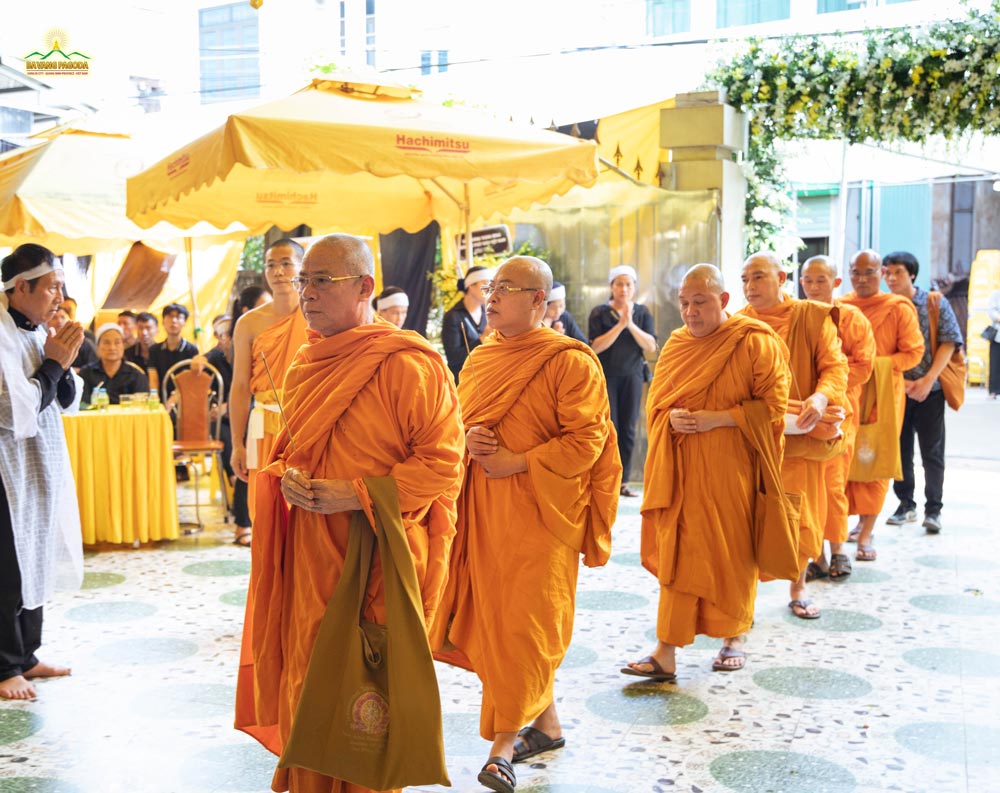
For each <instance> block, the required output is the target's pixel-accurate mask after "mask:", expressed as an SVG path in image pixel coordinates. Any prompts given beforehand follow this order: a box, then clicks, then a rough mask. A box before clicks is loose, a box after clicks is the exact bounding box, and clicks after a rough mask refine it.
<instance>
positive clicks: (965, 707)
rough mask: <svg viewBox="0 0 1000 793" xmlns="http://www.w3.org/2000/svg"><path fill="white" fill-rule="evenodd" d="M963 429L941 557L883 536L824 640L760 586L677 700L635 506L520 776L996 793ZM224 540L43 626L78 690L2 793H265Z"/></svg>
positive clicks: (833, 588) (991, 624)
mask: <svg viewBox="0 0 1000 793" xmlns="http://www.w3.org/2000/svg"><path fill="white" fill-rule="evenodd" d="M948 421H949V430H948V431H949V463H948V474H947V481H946V497H945V500H946V509H945V512H944V520H945V531H944V533H943V534H941V535H940V536H937V537H932V536H928V535H925V534H924V533H923V530H922V529H921V528H919V526H918V525H917V524H911V525H908V526H905V527H903V528H892V527H888V526H885V525H883V524H881V523H880V525H879V527H878V530H877V533H876V546H877V547H878V549H879V552H880V556H879V559H878V561H877V562H875V563H872V564H863V563H856V564H855V569H856V572H855V574H854V575H853V576H852V577H851V578H850V579H849V581H847V582H845V583H842V584H841V583H822V582H821V583H818V584H816V585H814V587H813V596H814V598H815V600H816V602H817V603H818V604H819V605H820V606H821V607H822V608H823V610H824V613H823V617H822V619H820V620H816V621H804V620H798V619H795V618H794V617H792V616H791V615H790V613H789V612H788V609H787V608H786V606H785V604H786V602H787V600H788V597H787V589H786V586H787V585H782V584H780V583H772V584H768V585H764V586H762V587H761V590H760V596H759V599H758V604H757V617H756V627H755V629H754V631H753V633H752V635H751V639H750V643H749V645H748V648H747V649H748V651H749V653H750V660H749V663H748V666H747V668H746V669H745V670H744V671H742V672H738V673H735V674H729V675H723V674H718V673H713V672H711V671H710V668H709V667H710V662H711V659H712V657H713V655H714V652H715V650H716V648H717V647H718V642H717V641H715V640H705V639H701V640H699V641H698V642H697V643H696V644H695V645H694V646H693V647H691V648H689V649H687V650H685V651H683V653H682V654H681V655H680V667H679V678H680V679H679V681H678V684H677V685H676V686H670V685H664V684H650V683H646V682H641V681H640V682H637V683H636V682H630V681H631V679H630V678H626V677H624V676H622V675H620V674H619V673H618V668H619V666H620V665H621V664H622V662H624V661H625V660H627V659H632V658H636V657H639V656H641V655H644V654H645V653H646V651H648V650H649V649H650V648H651V646H652V642H653V640H654V634H653V625H654V620H655V615H656V595H657V589H656V584H655V582H654V580H653V579H652V577H651V576H649V575H648V574H646V573H645V572H644V571H643V570H642V568H641V567H639V556H638V549H639V517H638V508H639V500H638V499H634V500H623V504H622V508H621V512H620V514H619V519H618V523H617V525H616V528H615V551H614V556H613V557H612V561H611V563H610V564H608V565H607V567H605V568H603V569H600V570H588V569H584V570H583V571H582V573H581V576H580V590H579V599H578V609H577V622H576V631H575V634H574V641H573V646H572V648H571V649H570V652H569V655H568V657H567V659H566V661H565V663H564V664H563V667H562V669H561V670H560V672H559V676H558V679H557V688H556V691H557V696H558V706H559V711H560V714H561V716H562V719H563V723H564V727H565V734H566V737H567V746H566V748H565V749H564V750H562V751H560V752H557V753H552V754H548V755H541V756H539V757H537V758H535V760H536V761H537V762H535V763H533V764H531V765H520V766H518V767H517V771H518V776H519V783H520V784H519V786H518V790H520V791H530V792H531V793H543V792H545V793H569V792H570V791H573V793H631V791H637V792H638V791H674V790H678V791H681V790H683V791H695V793H697V791H716V790H718V791H724V790H736V791H785V792H786V793H788V792H791V791H849V790H856V791H880V790H899V791H969V792H970V793H978V792H979V791H1000V778H998V777H1000V725H998V715H1000V647H998V646H997V641H996V637H997V633H998V630H1000V562H998V561H997V554H996V550H995V549H996V548H997V547H998V544H1000V521H998V519H997V509H996V494H997V492H998V489H1000V404H998V403H988V402H986V400H985V398H984V395H983V393H982V389H975V390H973V391H971V392H970V395H969V401H968V404H967V406H966V408H965V409H963V411H962V413H960V414H958V415H955V414H951V413H949V416H948ZM918 485H919V482H918ZM894 507H895V501H894V500H892V498H891V495H890V501H889V502H887V505H886V511H885V513H884V515H883V518H884V517H885V516H886V515H888V514H889V513H890V512H891V511H892V509H893V508H894ZM230 537H231V527H229V526H225V525H223V524H222V523H216V524H213V525H211V526H210V527H209V529H208V530H207V531H206V532H205V533H203V534H201V535H198V536H196V537H194V538H186V539H183V540H181V541H178V542H175V543H164V544H159V545H153V546H149V547H144V548H142V549H140V550H133V549H131V548H125V549H112V548H101V549H96V550H94V551H92V552H90V553H88V555H87V558H86V570H87V576H86V581H85V585H84V588H83V589H82V590H81V591H79V592H73V593H62V594H60V595H59V596H57V597H56V599H55V600H54V601H53V603H52V604H51V606H50V607H48V608H47V611H46V637H45V638H46V643H45V647H44V651H45V652H44V657H45V658H46V659H49V660H52V661H58V662H68V663H71V664H72V666H73V670H74V673H73V676H72V677H71V678H67V679H61V680H52V681H45V682H42V683H41V684H40V685H39V698H38V700H37V701H35V702H32V703H23V704H21V703H18V704H12V703H3V704H0V793H27V791H32V792H38V793H42V792H44V793H117V792H118V791H121V792H122V793H126V792H128V793H136V792H139V793H146V792H147V791H149V793H161V792H162V793H210V792H213V793H214V792H216V791H218V792H220V793H221V792H223V791H231V792H232V793H258V792H263V791H266V790H268V786H269V781H270V777H271V773H272V770H273V766H274V761H273V758H272V757H271V756H269V755H268V754H267V753H266V752H265V751H264V750H263V749H261V748H259V747H258V746H257V745H256V744H255V743H254V742H253V741H251V740H250V739H249V738H246V737H245V736H243V735H242V734H241V733H237V732H235V731H234V730H233V729H232V728H231V722H232V715H231V713H232V700H233V694H234V672H235V667H236V659H237V652H238V646H239V632H240V629H241V620H242V615H243V609H242V606H243V603H244V588H245V586H246V582H247V573H248V566H249V562H248V559H249V556H248V554H247V552H246V551H245V550H244V549H241V548H237V547H235V546H233V545H232V544H230V543H229V539H230ZM438 671H439V678H440V685H441V695H442V703H443V707H444V712H445V716H444V724H445V742H446V750H447V759H448V766H449V771H450V774H451V779H452V783H453V786H454V787H453V789H454V790H456V791H477V790H481V789H482V788H481V787H480V786H479V785H478V784H477V783H476V781H475V777H476V773H477V772H478V770H479V768H480V766H481V765H482V763H483V761H484V760H485V758H486V754H487V750H488V748H489V747H488V744H487V743H486V742H485V741H483V740H481V739H480V738H479V737H478V734H477V725H478V715H477V711H478V705H479V686H478V682H477V680H476V679H475V678H474V677H472V676H471V675H469V674H467V673H464V672H460V671H457V670H454V669H451V668H449V667H444V666H440V667H439V669H438ZM427 790H432V789H431V788H428V789H427ZM433 790H444V788H433Z"/></svg>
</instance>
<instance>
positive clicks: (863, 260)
mask: <svg viewBox="0 0 1000 793" xmlns="http://www.w3.org/2000/svg"><path fill="white" fill-rule="evenodd" d="M881 266H882V257H881V256H879V255H878V253H877V252H876V251H873V250H872V249H871V248H865V250H863V251H858V252H857V253H856V254H854V256H853V257H852V258H851V267H853V268H856V269H858V270H863V269H865V267H881Z"/></svg>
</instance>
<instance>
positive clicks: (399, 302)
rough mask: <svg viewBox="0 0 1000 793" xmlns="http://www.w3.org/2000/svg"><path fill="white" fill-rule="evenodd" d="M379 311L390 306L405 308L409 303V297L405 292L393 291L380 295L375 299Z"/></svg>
mask: <svg viewBox="0 0 1000 793" xmlns="http://www.w3.org/2000/svg"><path fill="white" fill-rule="evenodd" d="M376 305H377V306H378V310H379V311H385V310H386V309H387V308H392V307H394V306H403V307H404V308H407V307H408V306H409V305H410V298H408V297H407V296H406V292H394V293H393V294H391V295H389V296H388V297H380V298H379V299H378V300H377V301H376Z"/></svg>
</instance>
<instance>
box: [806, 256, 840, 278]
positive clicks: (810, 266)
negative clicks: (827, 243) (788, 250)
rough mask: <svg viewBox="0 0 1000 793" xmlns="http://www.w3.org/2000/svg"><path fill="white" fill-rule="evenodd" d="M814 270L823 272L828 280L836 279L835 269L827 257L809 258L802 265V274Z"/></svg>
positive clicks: (831, 260)
mask: <svg viewBox="0 0 1000 793" xmlns="http://www.w3.org/2000/svg"><path fill="white" fill-rule="evenodd" d="M812 270H815V271H817V272H819V271H820V270H824V271H825V272H826V274H827V275H828V276H829V277H830V278H837V277H838V273H837V268H836V267H835V266H834V264H833V259H831V258H830V257H829V256H810V257H809V258H808V259H806V260H805V262H804V263H803V265H802V274H803V275H805V274H806V273H807V272H810V271H812Z"/></svg>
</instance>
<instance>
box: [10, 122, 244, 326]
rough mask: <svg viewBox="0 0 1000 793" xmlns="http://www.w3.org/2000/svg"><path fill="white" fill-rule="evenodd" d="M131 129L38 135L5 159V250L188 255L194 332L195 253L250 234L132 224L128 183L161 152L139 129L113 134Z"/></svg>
mask: <svg viewBox="0 0 1000 793" xmlns="http://www.w3.org/2000/svg"><path fill="white" fill-rule="evenodd" d="M146 123H147V124H148V123H149V122H148V121H147V122H146ZM128 126H129V125H128V124H124V125H116V124H114V123H110V122H103V121H101V120H100V119H96V118H95V119H89V120H86V121H83V122H79V123H78V124H71V125H67V126H63V127H58V128H55V129H53V130H48V131H46V132H43V133H40V134H39V135H37V136H35V138H34V140H36V141H37V142H36V143H35V144H34V145H31V146H29V147H26V148H24V149H17V150H14V151H10V152H6V153H4V154H2V155H0V247H14V246H16V245H19V244H21V243H24V242H34V243H38V244H40V245H44V246H45V247H47V248H49V249H50V250H52V251H53V252H55V253H56V254H64V253H73V254H76V255H77V256H82V255H91V254H97V253H102V252H108V251H123V250H126V249H128V248H129V247H130V246H131V245H132V243H134V242H137V241H139V242H143V243H145V244H147V245H149V246H150V247H153V248H156V249H158V250H161V251H164V252H167V253H185V254H186V256H187V259H188V265H187V266H188V269H189V274H190V278H189V283H190V286H191V288H190V294H191V297H190V300H191V308H192V314H193V315H194V317H195V319H196V322H195V323H194V324H195V325H197V324H198V323H197V314H198V298H197V292H198V289H197V288H196V286H195V280H194V276H193V273H190V270H191V259H192V256H193V255H194V253H193V249H197V250H203V249H206V248H208V247H210V246H215V245H221V244H223V243H226V242H230V241H236V240H242V239H243V238H245V237H246V235H247V233H248V232H247V230H246V229H245V228H244V227H242V226H241V225H240V224H238V223H233V222H232V221H231V220H229V221H226V222H225V223H223V224H222V225H221V226H220V227H219V228H216V227H213V226H211V225H209V224H207V223H196V224H191V225H189V226H186V227H185V228H184V229H179V228H177V227H176V226H174V225H171V224H170V223H165V222H160V223H156V224H154V225H153V226H152V227H150V228H140V227H139V226H138V225H136V224H135V223H133V222H132V221H131V220H129V218H128V217H127V216H126V214H125V180H126V178H127V177H128V176H129V175H130V174H132V173H135V172H136V171H138V170H141V169H142V167H144V166H145V165H146V164H147V163H148V162H151V161H153V160H154V159H155V158H154V157H153V156H151V153H152V152H155V154H156V155H159V154H160V153H162V151H164V147H163V146H162V145H157V144H156V143H155V142H154V140H153V137H152V136H151V135H149V134H143V130H142V128H141V125H136V126H137V130H138V131H137V134H135V135H133V134H132V132H131V131H116V130H117V129H121V128H122V127H128ZM109 130H110V131H109ZM95 297H96V296H95Z"/></svg>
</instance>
